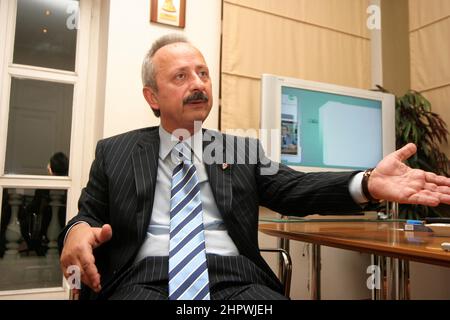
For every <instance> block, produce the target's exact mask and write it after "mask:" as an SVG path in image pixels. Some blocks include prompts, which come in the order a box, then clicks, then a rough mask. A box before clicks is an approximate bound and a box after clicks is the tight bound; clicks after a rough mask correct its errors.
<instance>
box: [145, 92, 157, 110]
mask: <svg viewBox="0 0 450 320" xmlns="http://www.w3.org/2000/svg"><path fill="white" fill-rule="evenodd" d="M142 93H143V94H144V98H145V100H146V101H147V103H148V104H149V105H150V107H151V108H152V109H153V110H159V103H158V97H157V96H156V94H155V92H154V91H153V89H152V88H150V87H144V88H143V89H142Z"/></svg>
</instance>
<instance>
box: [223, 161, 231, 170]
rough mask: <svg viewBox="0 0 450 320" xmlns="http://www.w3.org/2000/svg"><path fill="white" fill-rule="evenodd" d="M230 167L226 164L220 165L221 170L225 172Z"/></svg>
mask: <svg viewBox="0 0 450 320" xmlns="http://www.w3.org/2000/svg"><path fill="white" fill-rule="evenodd" d="M229 166H230V165H229V164H228V163H226V162H225V163H222V170H227V169H228V167H229Z"/></svg>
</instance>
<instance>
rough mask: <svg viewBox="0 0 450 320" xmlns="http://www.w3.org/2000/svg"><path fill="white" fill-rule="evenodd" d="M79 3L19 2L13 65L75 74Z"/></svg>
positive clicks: (69, 0)
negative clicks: (67, 71) (60, 70)
mask: <svg viewBox="0 0 450 320" xmlns="http://www.w3.org/2000/svg"><path fill="white" fill-rule="evenodd" d="M78 12H79V3H78V1H75V0H18V1H17V20H16V32H15V41H14V57H13V62H14V63H16V64H25V65H32V66H39V67H46V68H53V69H62V70H69V71H75V54H76V42H77V25H78Z"/></svg>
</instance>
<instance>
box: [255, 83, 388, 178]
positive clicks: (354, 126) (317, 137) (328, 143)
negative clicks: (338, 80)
mask: <svg viewBox="0 0 450 320" xmlns="http://www.w3.org/2000/svg"><path fill="white" fill-rule="evenodd" d="M261 89H262V90H261V91H262V92H261V129H267V130H261V142H262V144H263V147H264V148H265V150H266V153H267V155H268V156H269V158H271V159H272V160H274V161H278V162H281V163H284V164H286V165H288V166H291V167H293V168H294V169H297V170H300V171H305V172H311V171H347V170H364V169H366V168H370V167H374V166H376V165H377V163H378V162H379V161H380V160H381V159H382V158H383V157H384V156H386V155H387V154H389V153H391V152H393V151H394V150H395V97H394V95H391V94H386V93H381V92H375V91H370V90H362V89H356V88H349V87H343V86H337V85H333V84H327V83H320V82H313V81H306V80H301V79H294V78H287V77H281V76H276V75H269V74H264V75H263V76H262V85H261ZM274 129H275V130H274ZM274 132H275V134H273V133H274Z"/></svg>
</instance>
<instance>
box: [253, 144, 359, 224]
mask: <svg viewBox="0 0 450 320" xmlns="http://www.w3.org/2000/svg"><path fill="white" fill-rule="evenodd" d="M258 148H259V150H258V165H257V166H256V171H257V172H256V173H255V174H256V177H257V178H256V179H257V186H258V194H259V197H260V205H262V206H265V207H267V208H269V209H271V210H274V211H276V212H279V213H281V214H283V215H294V216H305V215H309V214H331V215H333V214H335V215H337V214H346V213H355V212H358V211H359V212H360V211H361V210H362V208H361V206H360V205H358V204H357V203H355V202H354V200H353V198H352V196H351V194H350V191H349V182H350V179H351V178H352V177H353V176H354V175H355V174H356V173H357V172H317V173H304V172H299V171H295V170H293V169H291V168H289V167H288V166H285V165H283V164H281V163H277V162H274V161H271V160H270V159H268V158H267V157H266V155H265V153H264V150H263V148H262V146H261V144H258Z"/></svg>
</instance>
